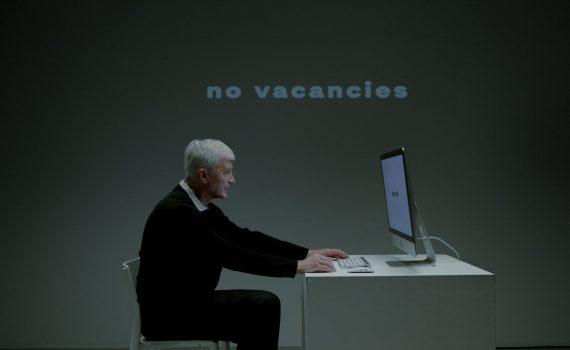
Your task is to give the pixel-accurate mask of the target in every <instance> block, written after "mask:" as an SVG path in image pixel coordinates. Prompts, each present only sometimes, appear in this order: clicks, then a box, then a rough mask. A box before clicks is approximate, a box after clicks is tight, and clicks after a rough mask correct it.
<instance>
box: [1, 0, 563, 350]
mask: <svg viewBox="0 0 570 350" xmlns="http://www.w3.org/2000/svg"><path fill="white" fill-rule="evenodd" d="M565 3H566V2H564V1H558V2H554V1H508V2H507V1H498V2H497V1H493V2H491V1H488V2H476V1H461V2H457V1H429V2H428V1H376V2H364V1H360V2H348V1H326V2H325V1H322V2H311V3H303V2H287V3H284V2H275V3H270V2H242V1H240V2H223V3H222V2H205V1H204V2H189V1H180V2H149V1H143V2H141V1H136V2H134V1H129V2H125V1H120V2H119V1H116V2H110V1H35V2H31V1H26V2H22V1H8V2H3V3H2V5H1V10H2V14H1V19H2V23H1V40H2V47H1V48H2V50H1V51H2V53H1V67H2V68H1V69H2V77H1V82H2V84H1V89H2V93H1V96H2V97H1V101H2V110H1V115H0V123H1V124H0V125H1V133H2V137H1V138H0V140H1V141H0V142H1V143H2V144H1V146H2V147H1V158H0V159H1V162H2V175H1V186H2V187H1V191H2V196H1V203H2V208H1V212H0V213H1V214H0V215H1V222H2V229H1V231H0V273H1V276H2V283H1V284H2V287H1V289H0V309H1V310H3V312H2V314H3V316H2V317H1V318H0V347H28V348H29V347H126V346H127V344H128V339H129V334H130V305H129V304H128V303H127V300H128V299H127V294H126V291H125V287H124V284H123V279H122V278H123V276H122V275H121V269H120V263H121V261H123V260H127V259H129V258H133V257H135V256H136V254H137V252H138V248H139V244H140V239H141V235H142V229H143V226H144V223H145V220H146V217H147V215H148V214H149V213H150V210H151V209H152V207H153V206H154V204H155V203H156V202H157V201H158V200H159V199H160V198H161V197H162V196H164V195H165V194H166V193H167V192H168V191H170V189H172V188H173V187H174V186H175V185H176V184H177V182H178V181H179V180H180V179H181V178H182V177H183V150H184V147H185V146H186V144H187V143H188V142H189V141H190V140H192V139H194V138H206V137H209V138H218V139H221V140H223V141H224V142H226V143H227V144H228V145H229V146H230V147H231V148H232V149H233V150H234V151H235V152H236V155H237V161H236V164H235V170H236V179H237V184H236V185H235V186H234V187H233V188H232V190H231V191H230V199H229V200H226V201H218V204H219V205H220V206H221V207H222V208H224V210H225V212H226V214H227V215H228V216H229V217H230V218H232V219H233V220H234V221H235V222H237V223H238V224H240V225H243V226H247V227H251V228H256V229H259V230H262V231H264V232H267V233H270V234H272V235H275V236H277V237H279V238H282V239H285V240H290V241H293V242H296V243H299V244H302V245H305V246H308V247H311V248H319V247H338V248H343V249H345V250H346V251H348V252H349V253H354V254H358V253H372V254H390V253H395V252H396V249H395V248H393V247H392V246H391V244H390V238H389V235H388V234H387V229H386V226H387V225H386V217H385V208H384V200H383V197H382V196H383V193H382V188H381V183H380V168H379V155H380V154H381V153H383V152H385V151H388V150H391V149H393V148H395V147H398V146H401V145H405V146H407V148H408V161H409V166H410V169H411V174H412V181H413V186H414V192H415V195H416V199H417V201H418V204H419V207H420V209H421V211H422V214H423V217H424V220H425V221H426V225H427V227H428V229H429V230H430V233H431V234H432V235H435V236H439V237H442V238H444V239H446V240H447V241H448V242H449V243H451V244H452V245H453V246H454V247H455V248H456V249H458V250H459V252H460V253H461V254H462V258H463V259H464V260H466V261H467V262H469V263H471V264H474V265H476V266H479V267H481V268H483V269H486V270H488V271H491V272H493V273H495V274H496V319H497V345H498V346H527V345H570V333H568V332H567V326H564V324H566V322H565V321H566V319H567V316H568V315H569V314H570V303H568V300H567V299H568V295H570V278H569V276H570V274H568V267H569V263H568V253H567V251H568V243H569V242H570V238H569V233H570V232H569V231H570V230H569V223H570V222H569V219H568V213H569V205H568V196H569V194H570V193H569V192H570V191H569V186H568V178H569V175H570V174H569V173H570V171H569V166H568V161H569V156H568V150H569V142H568V141H567V138H566V134H567V132H568V129H569V128H568V126H569V123H568V115H569V102H568V101H569V99H568V85H567V84H568V81H569V78H570V72H569V69H568V62H569V56H570V55H569V51H570V50H569V42H570V41H569V33H570V31H569V28H568V23H569V18H568V17H569V16H568V10H567V6H566V5H565ZM365 80H370V81H372V82H373V84H374V85H379V84H385V85H388V86H395V85H405V86H407V88H408V93H409V95H408V97H407V98H405V99H401V100H398V99H395V98H388V99H385V100H382V99H370V100H366V99H357V100H351V99H347V98H345V99H323V100H310V99H305V100H294V99H289V100H282V101H280V100H265V101H264V100H259V99H257V98H255V96H254V95H253V90H252V86H253V85H256V84H257V85H285V86H288V87H291V86H293V85H304V86H311V85H313V84H317V85H335V84H339V85H343V86H349V85H353V84H356V85H363V84H364V81H365ZM208 85H220V86H228V85H238V86H240V87H241V88H242V90H243V96H242V97H241V98H239V99H236V100H221V101H213V100H208V99H206V86H208ZM435 248H436V250H437V251H438V252H440V253H449V251H448V250H447V249H446V248H445V247H444V246H442V245H440V244H439V243H436V246H435ZM188 254H189V257H191V255H192V251H191V247H189V251H188ZM449 254H451V253H449ZM186 277H187V278H191V272H189V275H188V276H186ZM220 287H221V288H257V289H266V290H271V291H274V292H275V293H277V294H278V295H279V296H280V297H281V300H282V303H283V319H282V328H281V341H280V343H281V345H290V346H298V345H299V344H300V337H301V332H300V321H301V314H300V293H299V280H298V279H296V280H291V279H272V278H262V277H254V276H248V275H245V274H241V273H237V272H231V271H225V272H224V274H223V276H222V282H221V284H220Z"/></svg>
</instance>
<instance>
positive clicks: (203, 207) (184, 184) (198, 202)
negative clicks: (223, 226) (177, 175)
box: [179, 180, 208, 211]
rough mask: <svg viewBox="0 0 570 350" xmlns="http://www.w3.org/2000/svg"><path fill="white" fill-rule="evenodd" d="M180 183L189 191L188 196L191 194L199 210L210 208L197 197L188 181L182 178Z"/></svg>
mask: <svg viewBox="0 0 570 350" xmlns="http://www.w3.org/2000/svg"><path fill="white" fill-rule="evenodd" d="M179 185H180V187H182V188H183V189H184V190H185V191H186V193H188V196H190V199H191V200H192V203H194V205H195V206H196V208H197V209H198V210H199V211H204V210H208V207H207V206H205V205H204V203H202V202H200V200H199V199H198V197H196V195H195V194H194V191H192V189H191V188H190V187H189V186H188V184H187V183H186V181H184V180H180V183H179Z"/></svg>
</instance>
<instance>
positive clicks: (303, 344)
mask: <svg viewBox="0 0 570 350" xmlns="http://www.w3.org/2000/svg"><path fill="white" fill-rule="evenodd" d="M306 283H307V278H306V276H305V274H302V275H301V318H302V320H301V350H306V349H307V288H306Z"/></svg>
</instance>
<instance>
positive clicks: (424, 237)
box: [385, 201, 436, 267]
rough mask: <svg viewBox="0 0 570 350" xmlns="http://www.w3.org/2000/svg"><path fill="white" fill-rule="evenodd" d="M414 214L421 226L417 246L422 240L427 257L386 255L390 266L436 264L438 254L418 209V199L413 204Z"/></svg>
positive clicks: (418, 224)
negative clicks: (414, 257)
mask: <svg viewBox="0 0 570 350" xmlns="http://www.w3.org/2000/svg"><path fill="white" fill-rule="evenodd" d="M413 215H414V218H415V221H416V224H417V226H418V228H419V234H420V237H416V246H417V243H418V241H422V242H423V245H424V248H425V251H426V257H425V258H424V259H419V260H418V259H413V258H411V257H410V258H408V257H399V256H389V257H386V259H385V261H386V264H388V266H392V267H398V266H435V262H436V255H435V250H434V249H433V246H432V245H431V240H430V238H429V235H428V234H427V230H426V228H425V225H424V220H423V219H422V216H421V214H420V211H419V209H418V205H417V204H416V201H414V206H413Z"/></svg>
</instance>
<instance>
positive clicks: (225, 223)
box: [208, 205, 309, 260]
mask: <svg viewBox="0 0 570 350" xmlns="http://www.w3.org/2000/svg"><path fill="white" fill-rule="evenodd" d="M211 208H212V209H211V210H212V213H209V214H210V215H209V216H208V220H209V221H210V224H211V226H212V227H213V228H214V229H215V230H216V231H217V232H219V234H221V235H223V236H224V238H226V239H227V240H228V241H232V242H234V243H235V244H237V245H239V246H241V247H243V248H246V249H249V250H252V251H256V252H261V253H264V254H270V255H275V256H278V257H282V258H287V259H294V260H303V259H305V258H306V257H307V256H308V253H309V249H308V248H305V247H301V246H299V245H296V244H293V243H290V242H286V241H282V240H280V239H277V238H274V237H271V236H269V235H266V234H264V233H262V232H259V231H251V230H249V229H247V228H242V227H239V226H238V225H236V224H234V223H233V222H232V221H230V219H229V218H228V217H227V216H226V215H224V213H223V212H222V211H221V210H220V209H219V208H218V207H217V206H214V205H212V207H211Z"/></svg>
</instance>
